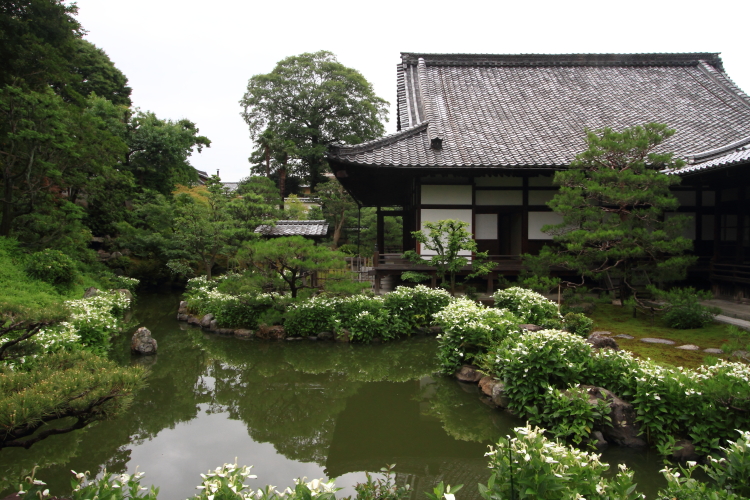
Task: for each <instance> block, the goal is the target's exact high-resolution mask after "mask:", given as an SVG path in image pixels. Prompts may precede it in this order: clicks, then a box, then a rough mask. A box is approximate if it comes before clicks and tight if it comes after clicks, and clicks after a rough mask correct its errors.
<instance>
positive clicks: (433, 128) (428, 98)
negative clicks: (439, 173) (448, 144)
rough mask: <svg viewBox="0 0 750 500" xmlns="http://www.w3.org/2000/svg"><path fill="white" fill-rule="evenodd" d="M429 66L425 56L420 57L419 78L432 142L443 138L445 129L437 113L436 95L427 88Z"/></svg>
mask: <svg viewBox="0 0 750 500" xmlns="http://www.w3.org/2000/svg"><path fill="white" fill-rule="evenodd" d="M426 73H427V66H426V64H425V62H424V59H423V58H421V57H420V58H419V62H418V63H417V79H418V80H419V92H420V93H421V94H422V102H423V103H424V111H425V114H426V115H427V120H425V121H426V122H427V123H428V125H427V137H428V138H429V139H430V143H432V142H433V141H435V140H438V141H442V140H443V130H442V127H441V126H440V122H439V121H438V119H437V116H436V114H435V102H434V96H433V95H432V94H431V93H430V92H429V89H428V88H427V75H426Z"/></svg>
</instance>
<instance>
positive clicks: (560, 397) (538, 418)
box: [527, 386, 611, 444]
mask: <svg viewBox="0 0 750 500" xmlns="http://www.w3.org/2000/svg"><path fill="white" fill-rule="evenodd" d="M527 412H528V420H529V423H530V424H532V425H541V426H543V427H545V428H546V429H547V430H548V431H549V432H551V433H552V434H554V435H555V437H558V438H562V439H570V440H572V441H573V442H574V443H575V444H580V443H581V442H582V441H583V440H584V439H586V438H588V437H589V436H590V435H591V432H592V431H593V429H594V424H602V423H609V422H611V420H610V418H609V412H610V407H609V403H608V402H607V401H605V400H603V399H599V400H597V402H596V406H594V405H591V404H589V394H588V391H586V390H585V389H582V388H580V387H570V388H568V389H567V390H565V391H560V390H559V389H556V388H554V387H552V386H550V387H548V388H547V391H546V392H545V393H544V395H542V396H541V398H539V399H538V404H536V405H534V406H530V407H527Z"/></svg>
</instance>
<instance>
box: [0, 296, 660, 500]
mask: <svg viewBox="0 0 750 500" xmlns="http://www.w3.org/2000/svg"><path fill="white" fill-rule="evenodd" d="M178 303H179V296H178V295H176V294H141V295H140V296H139V298H138V303H137V305H136V307H135V309H134V311H133V317H134V320H135V321H136V322H138V324H139V326H146V327H148V328H149V329H150V330H151V332H152V334H153V336H154V338H156V339H157V341H158V343H159V351H158V355H156V356H152V357H145V358H138V357H131V355H130V348H129V346H130V343H129V337H130V335H122V336H121V338H119V339H117V341H116V343H115V347H114V350H113V357H114V358H115V359H116V360H117V361H119V362H120V363H122V364H129V363H134V364H135V363H141V364H144V365H146V366H148V367H149V368H150V371H151V373H150V376H149V382H148V387H146V388H145V389H144V390H142V391H140V392H139V393H138V394H137V395H136V397H135V399H134V401H133V405H132V407H131V408H130V409H129V410H128V411H127V412H125V413H124V414H122V415H121V416H120V417H118V418H117V419H114V420H112V421H108V422H101V423H98V424H96V425H94V426H91V427H89V428H86V429H83V430H80V431H76V432H73V433H70V434H65V435H60V436H53V437H51V438H48V439H47V440H45V441H42V442H40V443H38V444H36V445H34V446H33V447H32V448H31V449H29V450H21V449H5V450H2V451H0V477H4V478H8V479H9V478H13V477H19V476H20V474H21V473H23V472H24V471H29V470H30V469H31V468H32V467H33V466H34V464H39V465H40V469H39V470H38V472H37V477H39V478H41V479H43V480H44V481H46V482H47V483H48V484H49V485H50V489H51V491H52V492H53V493H55V494H65V493H66V492H69V491H70V480H71V476H72V475H71V473H70V470H71V469H72V470H75V471H78V472H81V471H90V472H91V473H92V474H98V473H101V471H102V470H104V469H105V468H106V469H107V470H108V471H111V472H117V473H120V472H126V471H127V472H131V473H132V472H134V471H135V470H136V467H137V468H138V470H139V471H144V472H146V476H145V477H144V480H143V481H142V484H143V485H146V486H148V485H150V484H154V485H156V486H159V487H160V488H161V491H160V498H163V499H166V500H171V499H175V500H182V499H185V498H188V497H190V496H192V495H193V494H195V493H196V491H197V490H195V486H196V485H198V484H199V483H200V476H199V474H200V473H205V472H206V471H207V470H209V469H213V468H215V467H217V466H220V465H221V464H223V463H225V462H233V461H234V459H235V457H237V460H238V463H239V464H245V465H253V466H254V469H253V472H254V473H255V474H257V476H258V479H255V480H252V482H251V484H252V485H253V486H254V487H256V488H257V487H261V486H263V485H265V484H273V485H275V486H277V487H279V489H282V488H284V487H286V486H289V485H292V480H293V478H295V477H303V476H306V477H308V479H312V478H319V477H337V478H338V480H337V481H336V483H337V485H338V486H342V487H344V490H343V491H341V492H340V493H339V495H338V496H339V497H342V496H345V495H350V494H353V493H354V489H353V485H354V484H356V483H358V482H362V481H364V480H365V472H364V471H378V470H379V469H380V468H381V467H383V466H385V465H386V464H396V468H395V470H396V480H397V481H398V482H399V483H401V484H403V483H409V484H411V485H412V487H413V488H414V493H413V498H415V499H419V500H423V499H424V498H426V497H424V495H423V494H422V493H421V492H422V491H425V490H428V489H431V488H432V485H433V484H434V483H435V482H437V481H440V480H443V481H445V482H446V483H448V484H453V485H455V484H459V483H462V484H464V485H465V486H464V489H463V490H462V491H461V492H460V493H459V494H458V498H459V500H464V499H465V500H469V499H478V498H479V496H478V494H477V489H476V484H477V483H478V482H486V480H487V479H488V477H489V471H488V469H487V467H486V460H485V458H484V453H485V452H486V451H487V446H488V445H489V444H491V443H492V442H493V441H494V440H495V439H497V438H498V437H500V436H503V435H506V434H509V433H511V430H512V428H513V427H515V426H518V425H521V424H522V423H523V422H521V421H520V420H518V419H516V418H514V417H513V416H511V415H509V414H507V413H505V412H500V411H497V410H495V409H492V408H490V407H488V406H486V405H485V404H483V403H482V402H481V401H480V399H479V394H478V391H477V388H476V386H472V385H465V384H460V383H458V382H456V381H455V380H453V379H450V378H446V377H441V376H439V375H436V374H435V372H436V370H437V364H436V350H437V341H436V340H435V339H433V338H412V339H407V340H404V341H399V342H394V343H389V344H383V345H370V346H366V345H347V344H338V343H330V342H316V341H310V340H298V341H259V340H240V339H235V338H231V337H223V336H217V335H213V334H208V333H204V332H202V331H201V330H200V329H197V328H194V327H188V326H187V325H186V324H184V323H179V322H178V321H176V320H175V316H176V311H177V306H178ZM603 458H604V460H605V461H607V462H608V463H610V465H611V466H612V467H611V469H610V470H612V471H614V470H616V469H617V467H616V465H617V464H618V463H625V464H627V465H628V466H629V467H630V468H632V469H634V470H635V472H636V481H637V482H638V483H639V489H640V490H641V491H643V492H645V493H647V494H648V495H649V496H651V495H652V494H653V493H655V492H656V490H657V489H658V488H659V487H661V486H663V484H664V483H663V480H662V479H661V475H660V474H659V473H658V470H659V469H660V468H661V462H660V459H659V457H658V456H657V455H656V453H655V452H653V451H651V452H635V451H633V450H627V449H618V448H612V449H610V450H607V451H606V452H605V453H604V457H603ZM8 492H9V490H7V489H6V491H5V493H8Z"/></svg>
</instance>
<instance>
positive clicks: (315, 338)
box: [307, 335, 318, 340]
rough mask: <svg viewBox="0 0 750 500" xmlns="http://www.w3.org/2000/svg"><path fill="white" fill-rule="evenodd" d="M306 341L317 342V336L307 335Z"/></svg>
mask: <svg viewBox="0 0 750 500" xmlns="http://www.w3.org/2000/svg"><path fill="white" fill-rule="evenodd" d="M307 340H318V336H317V335H308V337H307Z"/></svg>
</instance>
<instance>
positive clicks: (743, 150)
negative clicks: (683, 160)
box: [668, 137, 750, 176]
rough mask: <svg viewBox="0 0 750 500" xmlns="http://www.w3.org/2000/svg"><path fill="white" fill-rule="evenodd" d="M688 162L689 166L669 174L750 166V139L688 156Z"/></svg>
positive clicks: (746, 138) (688, 173)
mask: <svg viewBox="0 0 750 500" xmlns="http://www.w3.org/2000/svg"><path fill="white" fill-rule="evenodd" d="M687 161H688V164H687V165H685V166H684V167H682V168H680V169H677V170H673V171H671V172H668V173H670V174H678V175H681V176H685V175H691V174H697V173H700V172H705V171H708V170H719V169H722V168H728V167H734V166H739V165H743V164H750V137H745V138H744V139H742V140H739V141H735V142H733V143H730V144H727V145H725V146H722V147H719V148H715V149H711V150H708V151H703V152H702V153H696V154H692V155H688V156H687ZM743 168H745V167H743Z"/></svg>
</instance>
